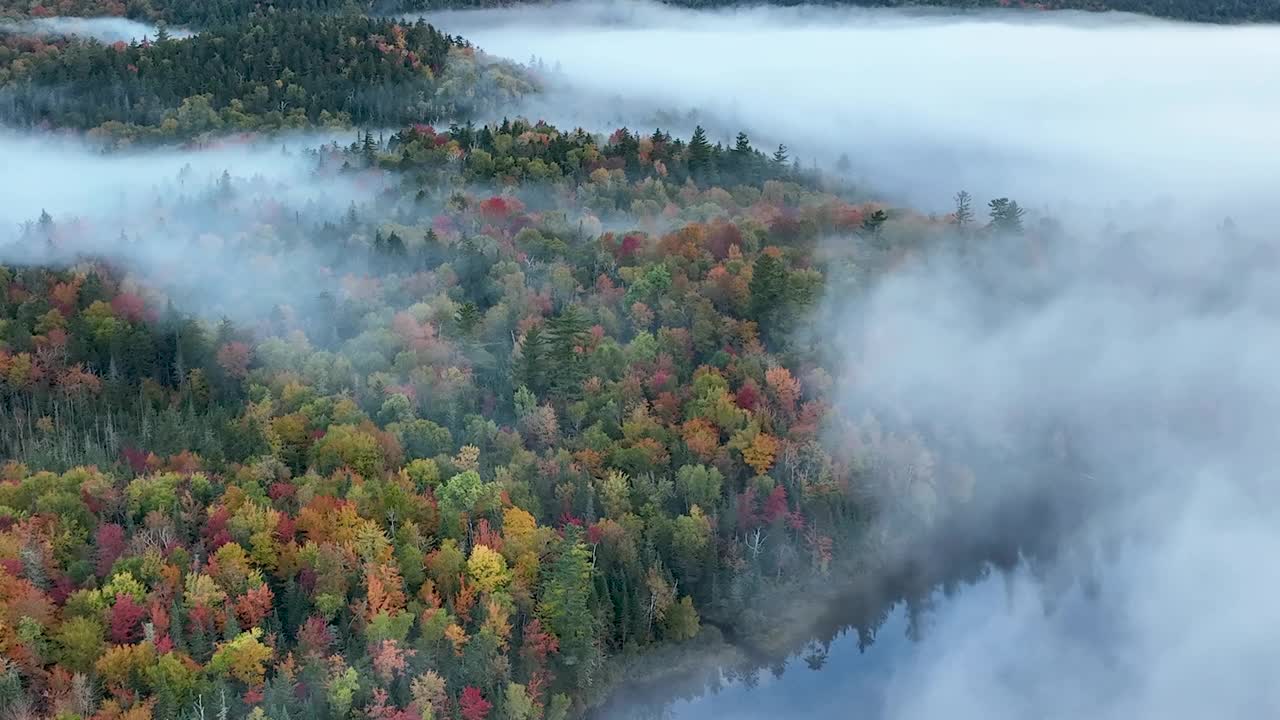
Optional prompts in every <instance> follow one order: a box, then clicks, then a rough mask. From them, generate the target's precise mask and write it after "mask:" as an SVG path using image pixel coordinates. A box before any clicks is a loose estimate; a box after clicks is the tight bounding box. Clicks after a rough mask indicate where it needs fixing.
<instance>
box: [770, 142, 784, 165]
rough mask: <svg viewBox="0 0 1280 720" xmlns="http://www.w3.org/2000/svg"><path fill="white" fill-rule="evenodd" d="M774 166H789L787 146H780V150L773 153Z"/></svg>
mask: <svg viewBox="0 0 1280 720" xmlns="http://www.w3.org/2000/svg"><path fill="white" fill-rule="evenodd" d="M773 164H774V165H775V166H777V167H784V166H785V165H786V164H787V146H786V145H778V149H777V150H775V151H774V153H773Z"/></svg>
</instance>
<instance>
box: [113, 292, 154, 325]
mask: <svg viewBox="0 0 1280 720" xmlns="http://www.w3.org/2000/svg"><path fill="white" fill-rule="evenodd" d="M111 310H112V311H113V312H114V313H115V314H116V316H118V317H121V318H124V319H125V320H128V321H129V322H134V323H136V322H142V321H144V320H147V319H148V314H147V303H146V301H144V300H143V299H142V298H140V297H138V296H137V295H134V294H133V293H131V292H122V293H120V294H119V295H117V296H115V297H114V298H113V299H112V300H111Z"/></svg>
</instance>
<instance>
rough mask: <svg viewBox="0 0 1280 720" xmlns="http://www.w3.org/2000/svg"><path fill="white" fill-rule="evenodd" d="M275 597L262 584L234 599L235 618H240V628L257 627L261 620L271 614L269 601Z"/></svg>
mask: <svg viewBox="0 0 1280 720" xmlns="http://www.w3.org/2000/svg"><path fill="white" fill-rule="evenodd" d="M274 599H275V595H274V594H273V593H272V592H271V588H269V587H267V585H266V584H265V583H264V584H262V585H259V586H258V587H256V588H252V589H250V590H249V591H247V592H245V594H243V595H241V596H240V597H239V598H237V599H236V616H237V617H239V618H240V627H242V628H251V627H256V626H257V625H259V624H260V623H261V622H262V620H263V618H265V617H266V616H267V615H268V614H270V612H271V601H272V600H274Z"/></svg>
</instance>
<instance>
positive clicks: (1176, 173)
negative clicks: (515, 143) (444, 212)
mask: <svg viewBox="0 0 1280 720" xmlns="http://www.w3.org/2000/svg"><path fill="white" fill-rule="evenodd" d="M428 17H429V19H430V20H432V22H435V23H437V24H438V25H439V26H440V27H442V28H444V29H445V30H447V31H449V32H454V33H461V34H463V35H464V36H465V37H467V38H468V39H470V40H472V41H473V42H475V43H476V44H477V45H479V46H480V47H482V48H484V49H485V50H487V51H489V52H492V53H495V54H498V55H503V56H506V57H510V58H514V59H518V60H522V61H523V60H527V59H528V58H530V57H536V58H538V59H540V60H542V61H543V62H545V63H546V65H547V66H548V68H558V70H559V73H554V72H552V73H549V78H548V79H549V81H550V82H552V83H553V84H554V85H555V87H556V89H557V90H558V92H554V91H553V92H551V93H550V94H548V95H546V96H543V97H542V98H540V99H539V98H535V99H533V101H532V104H531V105H530V106H529V108H528V110H527V112H528V114H529V115H530V116H538V117H542V116H549V119H551V120H553V121H556V122H557V123H560V124H570V125H572V124H578V123H581V124H584V125H587V126H607V125H611V124H614V123H615V122H622V123H626V124H630V125H632V126H633V127H638V128H647V129H649V130H651V129H652V127H651V125H653V124H655V123H659V122H660V123H662V124H663V125H664V126H665V127H669V128H674V129H675V130H679V131H687V130H689V129H691V128H692V125H693V123H694V122H695V121H700V122H702V123H703V124H704V125H706V126H707V127H708V129H709V130H710V131H711V134H712V139H713V140H720V141H723V142H726V143H728V142H731V141H732V137H733V135H734V134H736V132H737V131H738V130H739V129H745V130H747V131H748V133H749V134H750V135H751V136H752V138H753V140H754V141H755V142H756V144H757V145H758V146H763V147H765V148H767V149H769V150H772V149H773V147H775V146H776V144H777V143H779V142H783V143H786V144H787V145H788V146H790V147H792V148H793V150H794V153H793V154H798V155H799V156H800V157H801V158H803V160H804V162H805V163H806V164H808V163H810V162H815V161H816V162H817V163H818V164H819V165H821V166H824V167H827V168H831V167H833V166H834V165H835V163H836V161H837V159H838V158H839V156H840V155H841V154H842V153H847V155H848V157H849V159H850V161H851V167H852V171H851V172H852V174H853V175H854V176H855V177H856V178H858V179H860V180H863V181H864V182H865V183H866V184H867V185H868V186H872V187H874V188H875V189H877V190H879V191H881V192H884V193H888V194H891V195H892V196H894V197H897V198H901V199H902V200H903V201H905V202H909V203H911V204H913V205H916V206H924V207H929V208H940V207H942V206H943V205H945V203H946V202H947V201H948V198H950V196H951V195H952V194H953V193H954V192H955V191H957V190H959V189H968V190H969V191H970V192H972V193H974V194H975V195H977V196H978V197H993V196H1011V197H1014V198H1015V199H1018V200H1019V201H1020V202H1021V203H1022V204H1024V205H1028V206H1041V205H1050V206H1052V207H1055V208H1061V207H1067V206H1069V205H1070V204H1072V203H1084V204H1088V205H1090V206H1094V205H1097V204H1099V203H1102V204H1115V203H1119V202H1122V201H1141V202H1144V203H1147V202H1152V201H1169V198H1170V196H1172V197H1173V198H1174V199H1175V200H1176V202H1178V203H1180V204H1187V203H1189V204H1194V205H1196V206H1198V207H1200V208H1212V210H1213V211H1214V212H1218V211H1230V212H1244V211H1247V210H1248V209H1249V208H1256V207H1257V204H1258V203H1259V202H1260V201H1261V200H1262V199H1265V198H1266V197H1267V195H1268V193H1269V192H1270V190H1269V189H1268V188H1270V187H1274V185H1275V183H1276V181H1277V180H1278V179H1280V166H1277V164H1276V163H1275V162H1273V160H1274V158H1275V157H1277V156H1280V136H1277V135H1276V133H1275V132H1274V131H1273V128H1274V127H1277V126H1280V96H1277V95H1276V94H1275V93H1274V92H1271V91H1270V90H1268V88H1269V85H1270V83H1271V82H1272V79H1273V78H1274V77H1275V75H1276V72H1277V71H1278V70H1280V27H1275V26H1251V27H1229V28H1224V27H1214V26H1195V25H1185V24H1178V23H1172V22H1165V21H1157V20H1151V19H1145V18H1139V17H1137V16H1131V15H1123V14H1114V13H1111V14H1105V15H1090V14H1078V13H1025V12H1012V11H1010V12H981V13H970V14H964V15H955V14H948V13H942V12H932V11H916V12H911V13H903V12H899V11H889V10H865V9H827V8H823V9H817V8H812V7H792V8H767V7H753V8H749V9H742V10H736V11H716V12H711V11H693V10H685V9H677V8H673V7H668V6H662V5H656V4H652V3H646V2H632V3H625V4H623V3H611V2H579V3H568V4H557V5H536V6H528V7H521V8H518V9H503V10H483V11H462V12H450V13H437V14H432V15H429V16H428ZM690 112H695V113H696V114H695V115H694V116H693V117H692V118H691V117H690V116H689V113H690ZM646 131H647V130H646Z"/></svg>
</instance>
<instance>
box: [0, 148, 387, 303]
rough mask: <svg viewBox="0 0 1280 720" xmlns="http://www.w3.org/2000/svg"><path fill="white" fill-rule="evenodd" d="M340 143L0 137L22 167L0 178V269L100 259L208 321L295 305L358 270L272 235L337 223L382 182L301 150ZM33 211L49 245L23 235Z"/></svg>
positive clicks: (36, 235) (4, 152)
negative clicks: (141, 144) (138, 146)
mask: <svg viewBox="0 0 1280 720" xmlns="http://www.w3.org/2000/svg"><path fill="white" fill-rule="evenodd" d="M352 139H354V133H353V134H352V136H351V137H349V138H348V137H343V138H341V140H347V141H350V140H352ZM338 140H339V138H336V137H335V136H333V134H331V133H330V134H320V133H310V134H294V135H285V136H280V137H275V138H270V139H263V138H258V139H254V140H249V139H243V138H227V139H224V140H220V141H216V142H213V143H211V144H210V145H208V146H206V147H203V148H185V149H177V148H166V149H159V148H156V149H145V150H127V151H111V152H107V151H105V150H104V149H103V148H102V147H101V146H100V145H98V144H95V143H94V142H92V141H91V140H87V139H82V138H77V137H74V136H51V135H44V136H40V135H28V134H21V133H16V132H0V157H4V158H5V159H6V160H7V161H9V162H11V163H13V167H21V168H23V172H21V173H17V172H9V173H2V174H0V263H17V264H31V265H53V266H68V265H72V264H75V263H77V262H79V261H81V260H83V259H87V258H94V259H101V260H106V261H108V262H111V263H113V264H115V265H116V266H117V267H119V268H121V269H122V270H124V271H127V272H128V273H130V275H131V276H132V277H133V278H134V279H135V280H136V282H137V284H138V285H140V286H141V287H143V288H146V289H148V290H149V291H151V292H162V293H164V294H165V297H166V298H167V299H169V300H173V301H174V302H175V305H176V306H177V308H178V309H179V310H181V311H183V312H186V313H191V314H194V315H198V316H202V317H205V318H208V319H218V318H220V317H224V316H226V317H230V318H232V319H235V320H239V321H253V320H260V319H262V318H263V317H265V316H267V315H268V314H269V313H270V312H271V311H272V310H273V309H274V308H275V307H276V306H277V305H285V306H289V307H292V308H294V309H297V310H302V309H304V306H305V305H306V304H307V303H308V302H310V301H313V300H314V299H315V298H316V296H317V295H319V293H321V292H323V291H326V290H332V289H334V287H335V286H336V283H337V282H338V278H339V277H340V275H341V274H343V273H345V272H348V271H353V270H354V271H359V270H360V268H344V267H338V266H335V264H334V262H333V259H332V258H331V257H328V256H323V257H322V256H321V255H319V254H317V253H316V252H314V251H312V250H311V249H309V247H308V246H307V245H305V244H298V243H293V244H290V243H287V242H286V243H282V242H281V240H280V239H279V238H280V237H281V236H285V235H287V234H289V233H294V234H297V233H302V234H305V233H306V232H308V231H310V229H312V228H314V227H315V226H316V225H317V224H319V223H322V222H325V221H336V220H339V219H340V218H342V217H343V215H344V214H345V213H346V212H347V211H348V209H349V208H350V207H351V206H352V205H353V204H361V203H364V202H366V201H368V200H369V199H370V198H371V197H372V196H373V195H374V193H376V192H377V191H378V190H380V189H381V188H382V186H383V183H385V182H391V180H389V179H387V178H383V177H377V178H368V177H363V176H361V175H359V174H351V175H340V174H337V173H336V172H335V171H336V168H333V167H330V168H329V169H328V170H325V169H324V168H323V167H322V165H323V163H322V162H321V161H320V159H319V158H318V157H317V156H316V155H314V154H313V153H311V152H309V150H311V149H315V148H317V147H321V146H326V145H330V144H331V143H333V142H336V141H338ZM339 164H340V161H339ZM224 172H225V173H227V180H228V181H229V184H228V185H227V187H226V188H224V187H223V177H222V176H223V173H224ZM228 189H229V192H225V191H224V190H228ZM42 212H45V213H48V215H49V216H50V217H51V219H52V221H53V224H54V228H55V232H54V233H53V234H52V237H51V238H49V239H45V238H42V237H41V232H40V231H38V230H37V231H33V228H38V226H37V225H36V223H37V221H38V219H39V218H40V215H41V213H42Z"/></svg>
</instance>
